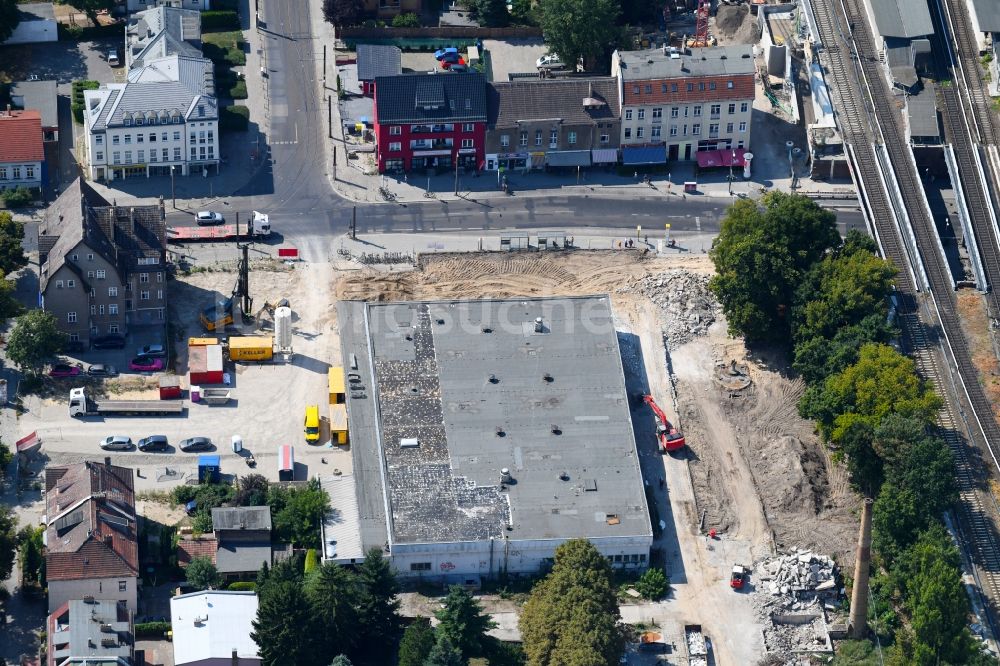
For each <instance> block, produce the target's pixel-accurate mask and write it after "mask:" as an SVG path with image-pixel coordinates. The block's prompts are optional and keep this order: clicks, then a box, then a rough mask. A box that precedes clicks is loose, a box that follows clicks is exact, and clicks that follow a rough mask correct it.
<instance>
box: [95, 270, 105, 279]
mask: <svg viewBox="0 0 1000 666" xmlns="http://www.w3.org/2000/svg"><path fill="white" fill-rule="evenodd" d="M106 277H107V271H97V279H98V280H103V279H105V278H106Z"/></svg>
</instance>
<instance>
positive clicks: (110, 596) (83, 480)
mask: <svg viewBox="0 0 1000 666" xmlns="http://www.w3.org/2000/svg"><path fill="white" fill-rule="evenodd" d="M45 516H46V527H45V575H46V579H47V581H48V587H49V612H50V613H54V612H55V611H56V610H57V609H58V608H59V607H61V606H62V605H63V604H65V603H67V602H69V601H70V600H73V599H89V598H93V599H98V600H108V601H113V602H118V603H120V604H121V605H123V606H125V607H126V608H127V609H128V610H129V611H132V612H135V608H136V587H137V583H138V576H139V549H138V544H137V539H136V534H137V532H136V515H135V493H134V486H133V478H132V470H131V468H128V467H118V466H115V465H112V464H111V458H105V459H104V462H103V463H99V462H92V461H87V462H82V463H76V464H73V465H65V466H58V467H47V468H46V469H45Z"/></svg>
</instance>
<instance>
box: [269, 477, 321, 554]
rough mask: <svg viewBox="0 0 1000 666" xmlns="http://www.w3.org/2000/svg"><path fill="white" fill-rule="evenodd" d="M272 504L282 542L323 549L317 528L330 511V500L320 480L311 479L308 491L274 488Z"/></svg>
mask: <svg viewBox="0 0 1000 666" xmlns="http://www.w3.org/2000/svg"><path fill="white" fill-rule="evenodd" d="M272 500H274V503H272ZM268 504H270V505H271V515H272V517H273V521H274V531H275V533H276V535H277V537H278V539H279V540H281V541H286V542H289V543H291V544H293V545H295V546H297V547H299V548H319V547H320V545H321V544H320V542H319V539H320V537H319V529H318V527H317V526H318V525H319V524H320V522H321V521H322V520H323V518H324V517H325V516H326V514H327V512H328V511H329V510H330V496H329V495H327V494H326V492H325V491H324V490H323V489H322V488H321V487H320V485H319V480H318V479H311V480H310V481H309V483H308V485H306V486H305V487H296V488H290V489H285V488H280V487H275V488H272V489H271V490H270V492H269V493H268Z"/></svg>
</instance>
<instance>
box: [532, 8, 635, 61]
mask: <svg viewBox="0 0 1000 666" xmlns="http://www.w3.org/2000/svg"><path fill="white" fill-rule="evenodd" d="M538 8H539V10H540V11H541V21H540V23H541V26H542V32H543V33H544V35H545V42H546V44H548V45H549V48H550V50H551V51H552V52H553V53H557V54H559V57H560V58H561V59H562V61H563V62H564V63H566V66H567V67H569V68H571V69H574V70H575V68H576V63H577V62H578V61H580V60H581V59H582V60H583V62H584V65H585V66H586V68H587V69H588V70H589V69H591V68H601V69H604V70H605V71H606V70H607V67H608V66H607V65H605V62H608V61H610V58H609V57H608V56H610V55H611V52H612V51H614V49H615V48H616V47H617V46H618V45H619V43H620V42H621V41H622V31H621V29H620V28H619V27H618V25H617V22H618V15H619V13H620V12H621V8H620V7H619V6H618V0H541V1H540V2H539V3H538Z"/></svg>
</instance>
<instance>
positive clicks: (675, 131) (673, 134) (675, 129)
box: [670, 125, 677, 136]
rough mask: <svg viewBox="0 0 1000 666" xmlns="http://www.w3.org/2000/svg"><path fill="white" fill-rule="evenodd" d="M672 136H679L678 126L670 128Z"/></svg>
mask: <svg viewBox="0 0 1000 666" xmlns="http://www.w3.org/2000/svg"><path fill="white" fill-rule="evenodd" d="M670 136H677V125H671V126H670Z"/></svg>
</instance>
